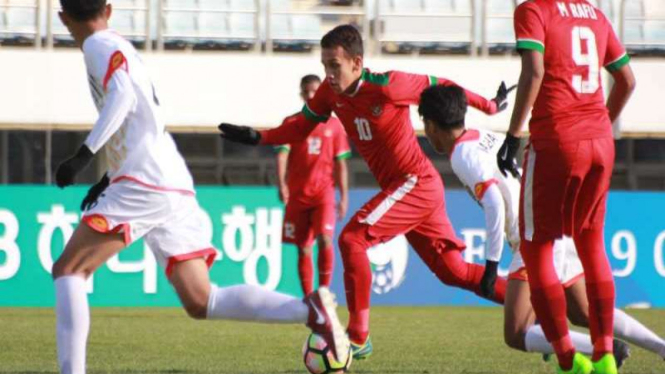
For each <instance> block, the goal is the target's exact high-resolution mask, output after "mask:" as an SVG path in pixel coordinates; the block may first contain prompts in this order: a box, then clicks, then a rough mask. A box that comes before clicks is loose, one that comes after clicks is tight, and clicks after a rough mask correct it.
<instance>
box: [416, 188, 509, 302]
mask: <svg viewBox="0 0 665 374" xmlns="http://www.w3.org/2000/svg"><path fill="white" fill-rule="evenodd" d="M406 238H407V240H408V241H409V243H410V244H411V246H412V247H413V248H414V250H415V251H416V253H418V256H420V258H421V259H422V260H423V261H424V262H425V264H426V265H427V266H428V267H429V268H430V269H431V270H432V272H434V274H435V275H436V276H437V277H438V278H439V280H441V282H443V283H444V284H446V285H448V286H452V287H459V288H462V289H465V290H469V291H472V292H474V293H475V294H476V295H479V296H480V281H481V279H482V277H483V273H484V271H485V267H484V266H482V265H478V264H470V263H468V262H466V261H464V258H463V257H462V253H461V251H462V250H463V249H464V248H465V245H464V242H462V241H461V240H460V239H458V238H457V236H456V235H455V231H454V230H453V227H452V225H451V224H450V221H449V220H448V216H447V213H446V210H445V204H444V203H443V202H441V201H440V202H439V205H438V208H436V209H434V211H433V214H431V215H430V217H428V218H427V219H426V220H424V221H422V222H421V223H420V224H419V225H418V226H417V227H415V228H414V229H413V230H411V231H409V232H408V233H407V234H406ZM505 295H506V279H505V278H501V277H499V278H497V280H496V284H495V286H494V296H493V298H492V301H494V302H496V303H499V304H503V302H504V299H505Z"/></svg>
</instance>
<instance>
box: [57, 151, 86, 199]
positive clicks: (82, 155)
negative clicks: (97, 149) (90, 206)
mask: <svg viewBox="0 0 665 374" xmlns="http://www.w3.org/2000/svg"><path fill="white" fill-rule="evenodd" d="M93 156H94V154H93V153H92V151H90V149H89V148H88V147H86V146H85V144H84V145H82V146H81V148H79V150H78V152H76V154H75V155H74V156H72V157H70V158H69V159H68V160H66V161H65V162H63V163H62V164H60V165H59V166H58V170H56V171H55V184H56V185H57V186H58V187H60V188H65V187H67V186H71V185H72V184H74V179H75V178H76V174H78V173H80V172H81V170H83V169H85V167H86V166H88V164H89V163H90V161H91V160H92V157H93Z"/></svg>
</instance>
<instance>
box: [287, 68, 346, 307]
mask: <svg viewBox="0 0 665 374" xmlns="http://www.w3.org/2000/svg"><path fill="white" fill-rule="evenodd" d="M320 85H321V79H320V78H319V77H318V76H316V75H306V76H304V77H303V78H302V79H301V81H300V96H301V97H302V99H303V100H304V101H305V102H306V101H307V100H309V99H311V98H313V97H314V93H315V92H316V90H317V89H318V88H319V86H320ZM297 116H298V115H295V118H294V116H290V117H287V118H286V119H285V120H284V124H288V123H289V122H290V121H292V120H297ZM349 156H351V150H350V149H349V141H348V140H347V138H346V132H344V127H342V124H341V123H340V122H339V120H338V119H337V118H335V117H330V118H329V119H328V121H327V122H326V123H322V124H320V125H319V126H317V127H316V129H314V131H312V132H311V133H310V134H309V136H308V137H307V139H305V140H303V141H299V142H292V143H290V144H283V145H280V146H279V147H277V178H278V184H279V198H280V200H282V202H283V203H284V204H286V211H285V212H284V227H283V229H284V230H283V235H282V238H283V241H284V242H285V243H292V244H295V245H296V246H297V247H298V275H299V276H300V285H301V286H302V290H303V293H304V294H305V295H309V294H310V293H311V292H312V291H313V283H314V279H313V278H314V274H313V273H314V272H313V269H312V246H313V244H314V239H316V241H317V243H318V246H319V258H318V265H319V285H321V286H325V287H329V286H330V281H331V279H332V271H333V262H334V260H335V253H334V251H333V234H334V232H335V181H334V179H333V174H334V177H335V178H336V179H337V186H338V187H339V194H340V200H339V204H338V205H337V217H338V218H339V219H342V218H344V216H345V215H346V210H347V208H348V202H349V198H348V192H349V187H348V183H347V181H348V175H347V173H348V172H347V167H346V159H347V158H348V157H349Z"/></svg>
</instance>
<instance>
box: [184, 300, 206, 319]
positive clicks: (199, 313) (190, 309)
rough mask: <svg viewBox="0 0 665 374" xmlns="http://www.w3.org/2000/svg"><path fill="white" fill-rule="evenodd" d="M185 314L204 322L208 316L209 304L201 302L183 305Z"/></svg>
mask: <svg viewBox="0 0 665 374" xmlns="http://www.w3.org/2000/svg"><path fill="white" fill-rule="evenodd" d="M183 307H184V308H185V312H187V315H188V316H189V317H191V318H193V319H197V320H202V319H206V317H207V316H208V303H207V302H201V301H188V302H186V303H183Z"/></svg>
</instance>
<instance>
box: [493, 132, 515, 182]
mask: <svg viewBox="0 0 665 374" xmlns="http://www.w3.org/2000/svg"><path fill="white" fill-rule="evenodd" d="M519 149H520V138H518V137H516V136H513V135H511V134H506V139H505V140H504V141H503V145H501V148H499V153H497V155H496V162H497V164H498V165H499V171H501V174H503V176H504V177H507V176H508V173H510V174H511V175H512V176H513V177H515V178H517V179H519V178H520V172H519V169H518V166H517V161H515V156H516V155H517V151H519Z"/></svg>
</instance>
